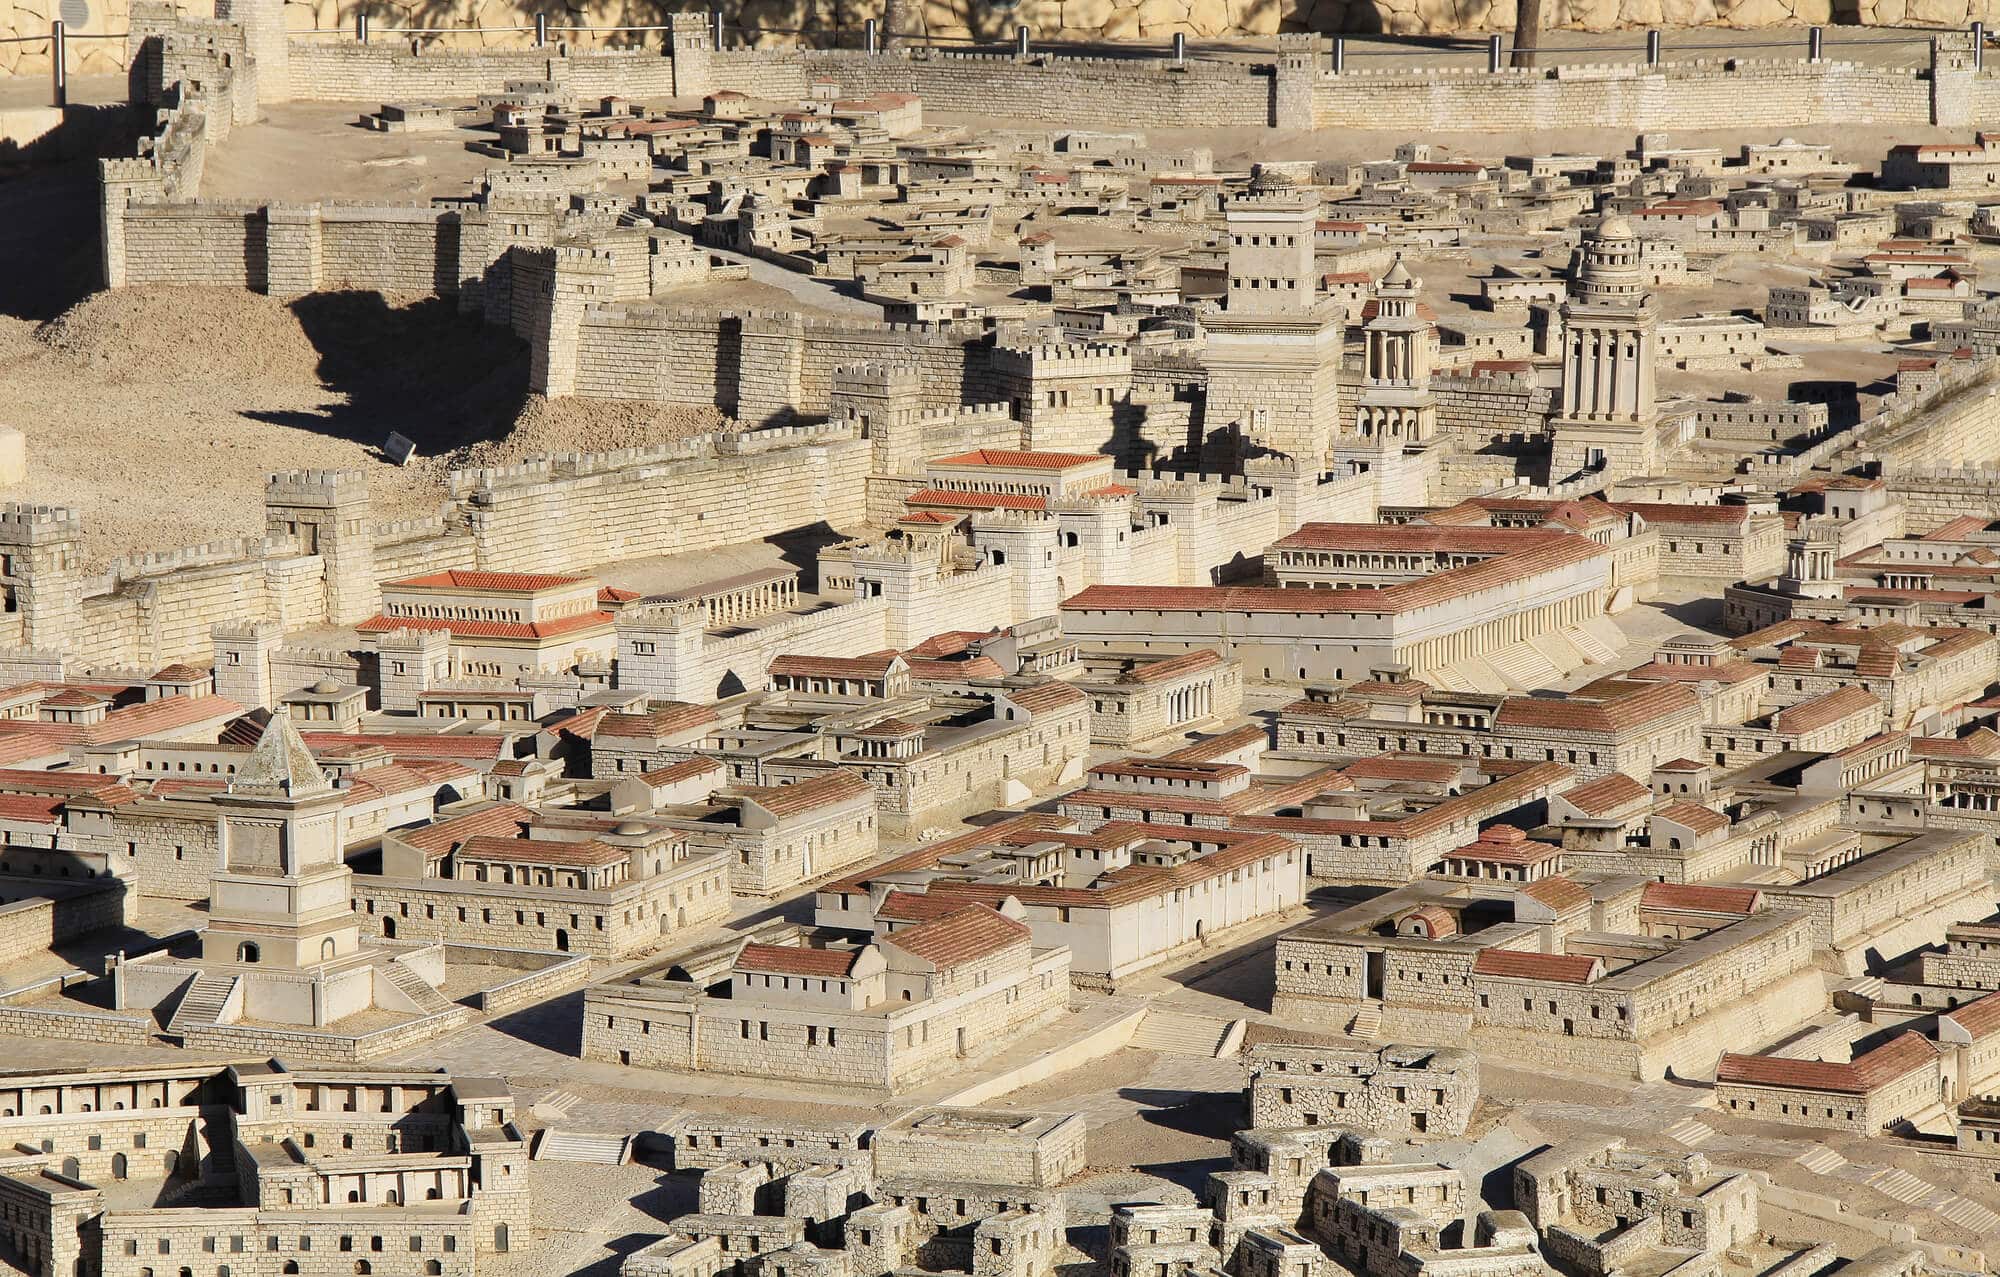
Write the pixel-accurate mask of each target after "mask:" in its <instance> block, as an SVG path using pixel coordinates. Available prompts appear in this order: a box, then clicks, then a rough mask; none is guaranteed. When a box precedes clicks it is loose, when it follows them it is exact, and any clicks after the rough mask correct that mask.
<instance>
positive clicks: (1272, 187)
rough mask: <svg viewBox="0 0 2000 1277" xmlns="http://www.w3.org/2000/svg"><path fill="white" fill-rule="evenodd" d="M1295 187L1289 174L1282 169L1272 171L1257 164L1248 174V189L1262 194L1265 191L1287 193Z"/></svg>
mask: <svg viewBox="0 0 2000 1277" xmlns="http://www.w3.org/2000/svg"><path fill="white" fill-rule="evenodd" d="M1294 185H1296V183H1294V182H1293V181H1292V177H1291V174H1289V173H1287V172H1285V171H1284V170H1283V169H1274V168H1270V167H1268V166H1266V165H1263V164H1259V165H1258V166H1257V167H1256V168H1255V169H1254V170H1252V171H1251V174H1250V189H1251V190H1252V191H1255V192H1257V193H1258V194H1263V193H1264V192H1266V191H1289V190H1291V189H1292V187H1293V186H1294Z"/></svg>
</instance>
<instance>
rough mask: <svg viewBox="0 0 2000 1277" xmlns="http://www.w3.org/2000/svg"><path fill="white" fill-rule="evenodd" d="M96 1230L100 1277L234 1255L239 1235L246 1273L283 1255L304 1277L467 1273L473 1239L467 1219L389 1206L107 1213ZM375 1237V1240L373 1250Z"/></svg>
mask: <svg viewBox="0 0 2000 1277" xmlns="http://www.w3.org/2000/svg"><path fill="white" fill-rule="evenodd" d="M98 1227H99V1230H100V1232H101V1233H102V1236H103V1256H104V1257H103V1262H102V1264H101V1265H100V1267H99V1270H98V1271H99V1272H100V1273H101V1274H102V1277H150V1275H151V1274H152V1273H154V1272H157V1271H159V1270H160V1269H161V1268H163V1267H164V1268H165V1269H166V1271H168V1272H175V1271H179V1269H178V1267H171V1266H169V1265H170V1264H171V1265H180V1264H181V1261H182V1260H183V1259H185V1260H188V1261H191V1262H194V1263H199V1262H200V1261H201V1260H203V1259H208V1260H210V1261H211V1262H212V1261H213V1260H214V1259H216V1258H219V1257H225V1256H237V1254H238V1253H237V1252H236V1250H235V1248H234V1245H233V1243H232V1239H234V1238H238V1237H240V1238H243V1239H244V1242H243V1250H242V1251H241V1253H240V1259H242V1260H252V1261H256V1262H259V1264H260V1266H259V1267H257V1268H254V1269H253V1268H250V1267H248V1266H247V1265H246V1266H245V1271H246V1272H250V1271H261V1272H275V1271H277V1269H276V1268H275V1266H269V1267H266V1266H262V1261H264V1260H265V1259H266V1258H267V1257H271V1258H275V1257H276V1256H279V1255H282V1256H284V1257H285V1262H286V1263H287V1267H286V1268H285V1271H286V1272H296V1273H301V1274H306V1275H307V1277H334V1275H335V1274H341V1275H342V1277H351V1275H352V1274H354V1273H357V1272H374V1273H378V1274H383V1275H384V1277H390V1275H394V1277H404V1275H405V1274H408V1275H411V1277H414V1275H415V1274H420V1273H438V1274H443V1277H472V1273H473V1264H474V1260H475V1252H476V1250H477V1240H478V1239H477V1238H476V1237H475V1236H474V1233H473V1226H472V1220H471V1218H470V1217H468V1216H463V1215H454V1214H447V1213H445V1212H441V1211H419V1210H408V1211H405V1210H398V1209H395V1208H390V1209H379V1208H378V1209H373V1210H346V1211H311V1210H291V1211H259V1210H250V1209H242V1208H238V1209H233V1210H209V1209H205V1208H200V1207H182V1208H179V1209H167V1210H161V1209H147V1210H131V1211H106V1212H105V1213H104V1214H103V1215H101V1216H100V1217H99V1219H98ZM377 1241H380V1242H381V1243H382V1244H381V1245H380V1246H379V1247H378V1246H376V1245H375V1243H376V1242H377ZM343 1242H345V1245H344V1246H343ZM356 1254H361V1255H364V1256H366V1257H367V1265H368V1266H367V1267H363V1266H362V1265H359V1264H357V1263H356V1262H355V1259H354V1256H355V1255H356ZM204 1271H207V1269H206V1268H204Z"/></svg>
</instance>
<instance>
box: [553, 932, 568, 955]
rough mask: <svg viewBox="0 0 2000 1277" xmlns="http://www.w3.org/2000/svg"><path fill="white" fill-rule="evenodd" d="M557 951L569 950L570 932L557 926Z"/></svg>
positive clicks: (566, 951)
mask: <svg viewBox="0 0 2000 1277" xmlns="http://www.w3.org/2000/svg"><path fill="white" fill-rule="evenodd" d="M556 952H558V953H568V952H569V932H568V931H567V930H566V929H565V928H562V927H557V928H556Z"/></svg>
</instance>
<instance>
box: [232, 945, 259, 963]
mask: <svg viewBox="0 0 2000 1277" xmlns="http://www.w3.org/2000/svg"><path fill="white" fill-rule="evenodd" d="M263 956H264V952H263V950H261V949H259V948H258V947H257V942H256V941H254V940H245V941H244V942H243V943H242V944H239V945H237V946H236V960H237V961H238V962H256V961H259V960H260V959H262V958H263Z"/></svg>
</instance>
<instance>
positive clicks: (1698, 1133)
mask: <svg viewBox="0 0 2000 1277" xmlns="http://www.w3.org/2000/svg"><path fill="white" fill-rule="evenodd" d="M1667 1138H1668V1139H1671V1140H1676V1141H1678V1142H1680V1143H1682V1144H1685V1145H1687V1146H1688V1147H1689V1148H1699V1147H1700V1146H1701V1145H1703V1144H1706V1143H1708V1141H1710V1140H1712V1139H1714V1138H1715V1128H1714V1127H1712V1126H1710V1125H1708V1124H1707V1123H1706V1122H1703V1121H1700V1120H1699V1119H1696V1118H1692V1117H1684V1118H1682V1119H1681V1120H1680V1121H1678V1122H1675V1123H1674V1124H1673V1125H1672V1126H1669V1127H1668V1128H1667Z"/></svg>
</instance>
